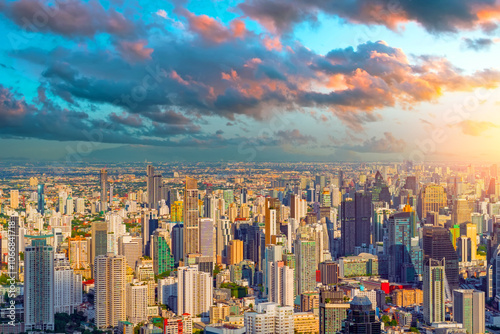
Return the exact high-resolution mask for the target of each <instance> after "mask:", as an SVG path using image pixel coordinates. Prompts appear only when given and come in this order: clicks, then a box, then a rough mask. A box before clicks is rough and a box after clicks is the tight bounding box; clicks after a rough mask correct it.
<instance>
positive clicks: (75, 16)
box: [0, 0, 141, 38]
mask: <svg viewBox="0 0 500 334" xmlns="http://www.w3.org/2000/svg"><path fill="white" fill-rule="evenodd" d="M0 11H1V12H3V14H4V15H5V16H6V17H7V18H8V19H10V20H11V21H13V22H14V23H15V24H17V25H18V26H19V27H21V28H22V29H24V30H27V31H30V32H51V33H54V34H57V35H61V36H65V37H94V36H95V35H97V34H100V33H106V34H109V35H113V36H119V37H127V38H129V37H132V36H135V35H136V33H137V32H138V31H140V30H141V24H140V21H133V20H132V19H131V18H130V17H127V16H125V15H124V14H122V13H120V12H118V11H116V10H115V9H112V8H111V9H105V8H104V7H103V6H102V5H101V4H100V3H99V2H98V1H92V0H91V1H89V2H82V1H77V0H67V1H58V2H56V4H54V5H49V3H48V2H44V1H39V0H19V1H7V0H0Z"/></svg>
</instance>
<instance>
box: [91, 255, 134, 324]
mask: <svg viewBox="0 0 500 334" xmlns="http://www.w3.org/2000/svg"><path fill="white" fill-rule="evenodd" d="M94 267H95V270H94V271H95V276H94V278H95V281H94V289H95V294H94V307H95V325H96V326H97V328H99V329H106V328H109V327H116V326H118V323H119V322H120V321H124V320H126V305H127V299H126V298H127V294H126V275H125V267H126V259H125V257H124V256H122V255H112V254H109V255H98V256H96V257H95V261H94Z"/></svg>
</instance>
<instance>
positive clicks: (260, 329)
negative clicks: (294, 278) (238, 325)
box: [244, 302, 294, 334]
mask: <svg viewBox="0 0 500 334" xmlns="http://www.w3.org/2000/svg"><path fill="white" fill-rule="evenodd" d="M244 317H245V319H244V323H245V328H246V331H247V333H248V334H268V333H269V334H270V333H276V334H293V332H294V320H293V307H291V306H279V305H278V304H277V303H271V302H269V303H260V304H258V305H257V312H245V314H244Z"/></svg>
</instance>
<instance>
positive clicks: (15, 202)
mask: <svg viewBox="0 0 500 334" xmlns="http://www.w3.org/2000/svg"><path fill="white" fill-rule="evenodd" d="M10 207H11V208H12V209H17V208H18V207H19V190H11V191H10Z"/></svg>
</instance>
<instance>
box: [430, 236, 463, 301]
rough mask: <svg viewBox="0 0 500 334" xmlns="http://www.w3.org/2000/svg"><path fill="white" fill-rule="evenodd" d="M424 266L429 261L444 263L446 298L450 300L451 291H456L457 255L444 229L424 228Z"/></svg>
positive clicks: (457, 284) (457, 283)
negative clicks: (442, 260) (443, 260)
mask: <svg viewBox="0 0 500 334" xmlns="http://www.w3.org/2000/svg"><path fill="white" fill-rule="evenodd" d="M423 251H424V265H425V263H426V262H428V261H429V259H435V260H439V261H441V259H445V263H446V266H445V267H446V281H447V283H448V284H447V287H446V296H447V298H448V299H450V300H451V298H452V296H451V294H452V291H453V290H455V289H458V287H459V282H458V255H457V253H456V251H455V248H454V247H453V244H452V242H451V239H450V232H449V231H448V230H447V229H446V228H444V227H437V226H426V227H424V230H423Z"/></svg>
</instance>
